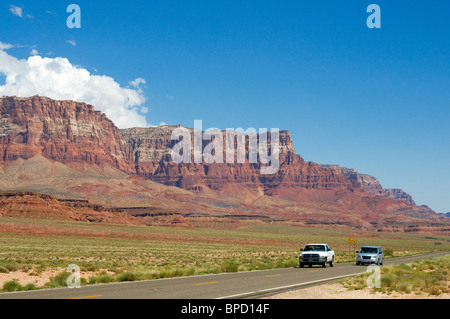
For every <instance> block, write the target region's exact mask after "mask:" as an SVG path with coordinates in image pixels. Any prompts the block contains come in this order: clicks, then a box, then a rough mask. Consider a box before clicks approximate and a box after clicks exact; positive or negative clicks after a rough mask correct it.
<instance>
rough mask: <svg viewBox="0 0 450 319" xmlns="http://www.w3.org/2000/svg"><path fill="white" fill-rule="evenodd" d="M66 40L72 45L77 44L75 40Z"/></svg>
mask: <svg viewBox="0 0 450 319" xmlns="http://www.w3.org/2000/svg"><path fill="white" fill-rule="evenodd" d="M66 42H67V43H69V44H70V45H72V46H74V47H76V46H77V41H75V40H67V41H66Z"/></svg>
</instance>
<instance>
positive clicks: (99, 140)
mask: <svg viewBox="0 0 450 319" xmlns="http://www.w3.org/2000/svg"><path fill="white" fill-rule="evenodd" d="M0 116H1V120H0V152H1V153H0V154H2V163H3V165H5V164H7V163H9V162H11V161H14V160H17V159H19V158H21V159H25V160H26V159H29V158H31V157H33V156H35V155H37V154H39V155H42V156H44V157H45V158H48V159H51V160H54V161H58V162H62V163H88V164H96V165H98V166H101V167H105V166H112V167H115V168H118V169H119V170H121V171H122V172H125V173H127V174H131V175H137V176H140V177H144V178H146V179H151V180H153V181H155V182H158V183H162V184H165V185H169V186H177V187H180V188H184V189H188V190H194V191H202V190H204V189H206V188H207V189H212V190H214V191H222V190H224V189H230V187H231V188H233V187H234V188H235V189H236V187H237V186H239V187H243V188H246V189H253V190H256V191H257V192H262V193H263V194H266V195H280V196H282V197H283V196H284V197H286V196H287V198H290V199H296V200H303V199H305V197H303V195H304V194H305V193H304V192H303V191H299V190H313V191H319V193H320V191H330V190H331V191H336V190H341V191H340V192H342V190H344V192H347V191H351V192H354V191H355V190H358V191H359V190H364V191H365V192H367V193H368V194H370V195H377V196H382V197H386V198H391V199H401V200H403V201H404V202H406V203H408V204H411V205H415V204H414V201H413V200H412V198H411V197H410V196H409V195H408V194H406V193H404V192H403V191H401V190H396V189H391V190H385V189H383V188H382V187H381V185H380V183H379V182H378V181H377V179H376V178H375V177H373V176H369V175H363V174H359V173H358V172H356V171H354V170H351V169H347V168H343V167H340V166H337V165H329V166H324V165H318V164H316V163H313V162H306V161H304V159H303V158H302V157H301V156H300V155H298V154H297V153H296V152H295V150H294V148H293V143H292V139H291V136H290V134H289V132H288V131H280V132H279V144H278V152H279V163H278V165H277V167H278V170H277V171H276V172H275V173H274V174H261V169H262V167H263V166H265V164H261V159H260V158H259V157H258V160H257V161H256V163H255V162H252V163H250V161H249V158H250V153H251V151H250V143H249V140H250V136H246V137H245V138H246V139H247V140H246V143H245V150H244V153H245V161H244V162H243V163H240V162H238V161H237V156H238V151H237V139H236V140H234V143H235V145H233V150H234V152H235V153H234V161H231V163H229V162H228V161H226V141H227V139H226V132H218V133H217V134H219V135H216V136H220V134H221V136H222V138H223V141H224V145H223V148H224V150H223V151H224V156H225V157H224V162H228V163H223V164H218V163H211V164H208V163H206V162H205V161H203V162H201V163H194V160H193V159H194V156H192V158H191V161H190V162H188V163H179V164H178V163H175V162H174V161H173V160H172V156H171V150H172V148H173V147H174V146H175V144H176V143H178V142H179V141H175V140H172V132H173V131H174V130H175V129H176V128H180V126H160V127H148V128H131V129H125V130H119V129H118V128H117V127H116V126H115V125H114V123H113V122H112V121H110V120H109V119H108V118H107V117H106V116H105V115H104V114H102V113H101V112H99V111H95V110H94V107H93V106H91V105H87V104H85V103H77V102H73V101H56V100H52V99H49V98H45V97H39V96H33V97H30V98H17V97H4V98H0ZM187 130H188V132H189V136H190V138H191V140H190V142H191V145H194V134H193V129H187ZM203 134H204V135H207V133H204V132H203ZM255 136H256V145H260V143H261V136H260V135H258V134H256V135H255ZM271 138H272V136H271V134H270V132H269V133H268V136H267V146H268V150H269V153H268V154H271V153H273V152H274V150H272V149H271V143H270V142H271ZM211 140H214V138H212V139H209V140H208V139H207V140H204V141H203V142H202V146H201V148H202V150H205V149H206V148H207V147H208V144H210V143H211ZM191 151H192V153H193V152H194V151H193V147H192V150H191ZM191 155H192V154H191ZM258 156H259V155H258ZM266 166H267V165H266ZM322 194H327V196H329V194H330V193H329V192H328V193H320V194H319V195H320V196H318V195H317V194H314V196H315V197H313V199H312V200H316V199H317V198H328V199H330V198H331V199H332V200H336V198H337V197H336V196H334V195H333V196H334V197H333V196H331V197H327V196H322ZM350 197H351V196H350ZM306 199H311V198H308V197H306Z"/></svg>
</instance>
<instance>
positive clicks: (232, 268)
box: [220, 259, 239, 272]
mask: <svg viewBox="0 0 450 319" xmlns="http://www.w3.org/2000/svg"><path fill="white" fill-rule="evenodd" d="M238 267H239V266H238V264H237V263H236V262H235V261H234V260H231V259H227V260H224V261H223V263H222V265H221V266H220V268H221V269H222V271H224V272H237V271H238Z"/></svg>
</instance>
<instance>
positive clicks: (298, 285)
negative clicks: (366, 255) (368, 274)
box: [215, 271, 365, 299]
mask: <svg viewBox="0 0 450 319" xmlns="http://www.w3.org/2000/svg"><path fill="white" fill-rule="evenodd" d="M364 272H365V271H362V272H357V273H354V274H348V275H343V276H337V277H330V278H324V279H319V280H314V281H308V282H302V283H298V284H292V285H287V286H280V287H274V288H268V289H261V290H255V291H249V292H243V293H240V294H235V295H229V296H224V297H218V298H215V299H228V298H235V297H241V296H245V295H252V294H257V293H262V292H268V291H273V290H282V289H287V288H293V287H301V286H306V285H311V284H316V283H319V282H324V281H329V280H335V279H341V278H345V277H351V276H356V275H359V274H362V273H364Z"/></svg>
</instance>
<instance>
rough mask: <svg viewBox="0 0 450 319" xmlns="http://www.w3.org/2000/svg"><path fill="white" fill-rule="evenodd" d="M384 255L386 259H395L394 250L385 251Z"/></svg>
mask: <svg viewBox="0 0 450 319" xmlns="http://www.w3.org/2000/svg"><path fill="white" fill-rule="evenodd" d="M383 255H384V257H394V251H393V250H392V249H385V250H384V251H383Z"/></svg>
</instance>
